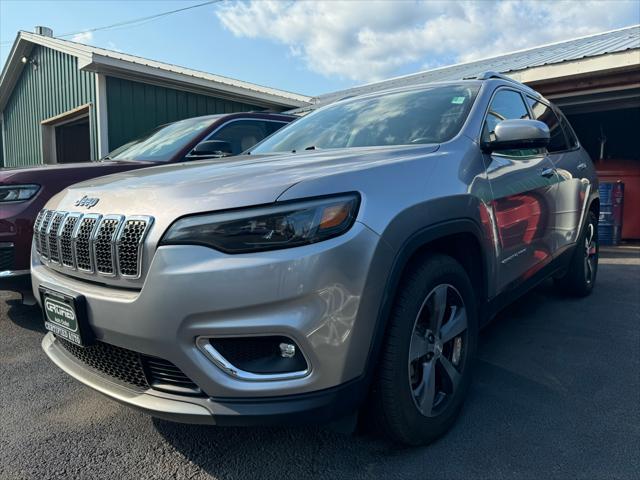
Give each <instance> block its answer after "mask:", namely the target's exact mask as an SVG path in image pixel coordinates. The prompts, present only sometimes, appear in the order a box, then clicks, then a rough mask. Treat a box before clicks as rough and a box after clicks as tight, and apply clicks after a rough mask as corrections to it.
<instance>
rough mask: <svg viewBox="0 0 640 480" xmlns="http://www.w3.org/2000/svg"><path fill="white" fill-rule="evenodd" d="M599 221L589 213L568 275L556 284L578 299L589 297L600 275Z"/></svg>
mask: <svg viewBox="0 0 640 480" xmlns="http://www.w3.org/2000/svg"><path fill="white" fill-rule="evenodd" d="M599 248H600V247H599V244H598V219H597V218H596V216H595V214H594V213H593V212H589V214H588V216H587V221H586V223H585V225H584V228H583V230H582V232H581V234H580V237H579V238H578V242H577V245H576V249H575V251H574V253H573V257H572V258H571V264H570V265H569V269H568V270H567V273H565V274H564V276H563V277H562V278H559V279H557V280H556V283H557V284H558V285H559V286H560V287H561V288H562V289H563V290H564V291H565V292H566V293H568V294H570V295H575V296H578V297H584V296H586V295H589V294H590V293H591V291H592V290H593V286H594V285H595V282H596V275H597V273H598V256H599Z"/></svg>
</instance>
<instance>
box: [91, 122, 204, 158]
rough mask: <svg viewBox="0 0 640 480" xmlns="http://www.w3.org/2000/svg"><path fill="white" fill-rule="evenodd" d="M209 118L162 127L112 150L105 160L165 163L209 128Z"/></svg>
mask: <svg viewBox="0 0 640 480" xmlns="http://www.w3.org/2000/svg"><path fill="white" fill-rule="evenodd" d="M213 120H214V119H213V118H211V117H204V118H203V117H198V118H189V119H187V120H180V121H178V122H174V123H170V124H168V125H163V126H161V127H158V128H156V129H155V130H152V131H151V132H150V133H148V134H146V135H144V136H142V137H140V138H138V139H136V140H133V141H132V142H129V143H126V144H124V145H122V146H121V147H118V148H116V149H115V150H113V151H112V152H111V153H110V154H109V155H107V156H106V157H105V158H104V159H105V160H139V161H147V162H167V161H169V160H171V158H172V157H173V156H174V155H175V154H176V153H178V152H179V151H180V150H182V149H183V148H185V147H186V146H187V145H189V144H190V143H191V142H192V141H193V140H194V139H195V138H196V137H197V136H198V135H199V134H201V133H202V131H203V130H205V129H206V128H208V127H209V126H211V123H212V122H213Z"/></svg>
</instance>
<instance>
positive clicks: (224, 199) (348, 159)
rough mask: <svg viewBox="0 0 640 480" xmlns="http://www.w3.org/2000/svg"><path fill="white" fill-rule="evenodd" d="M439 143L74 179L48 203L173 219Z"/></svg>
mask: <svg viewBox="0 0 640 480" xmlns="http://www.w3.org/2000/svg"><path fill="white" fill-rule="evenodd" d="M437 149H438V146H437V145H421V146H415V147H382V148H381V147H376V148H349V149H336V150H324V151H323V150H316V151H309V152H304V153H296V154H293V153H291V154H290V153H287V154H278V155H260V156H238V157H232V158H225V159H221V160H216V161H198V162H193V163H186V164H173V165H166V166H159V167H152V168H145V169H143V170H136V171H130V172H126V173H122V174H117V175H110V176H108V177H102V178H96V179H93V180H89V181H86V182H82V183H79V184H76V185H73V186H72V187H70V188H68V189H67V190H65V191H64V192H61V193H60V194H59V195H57V196H56V197H55V198H54V199H53V200H52V201H51V202H49V204H48V208H55V209H59V210H78V207H75V206H74V204H75V202H77V201H78V200H79V199H80V198H82V197H83V196H85V195H86V196H87V197H91V198H97V199H99V200H98V202H97V203H96V204H95V206H93V207H92V208H91V209H90V212H91V213H101V214H103V215H106V214H124V215H151V216H154V217H156V218H158V217H162V218H168V219H170V220H173V219H175V218H178V217H180V216H183V215H187V214H192V213H199V212H207V211H214V210H224V209H229V208H238V207H244V206H250V205H260V204H265V203H271V202H274V201H276V200H277V198H278V197H279V196H280V195H281V194H282V193H283V192H284V191H285V190H287V189H288V188H289V187H291V186H292V185H294V184H296V183H299V182H303V181H305V180H309V179H312V178H317V177H325V176H332V175H340V174H342V173H345V172H353V171H356V170H362V169H368V168H374V167H375V166H376V165H382V164H388V163H390V162H399V161H405V160H411V159H414V158H416V157H419V156H424V155H425V154H429V153H431V152H434V151H436V150H437ZM80 210H82V211H83V212H85V211H89V210H87V209H80Z"/></svg>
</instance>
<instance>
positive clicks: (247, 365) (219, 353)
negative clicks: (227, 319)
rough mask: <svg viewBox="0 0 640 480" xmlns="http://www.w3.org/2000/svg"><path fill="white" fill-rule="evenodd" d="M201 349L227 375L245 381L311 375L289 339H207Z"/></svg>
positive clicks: (270, 337) (301, 355)
mask: <svg viewBox="0 0 640 480" xmlns="http://www.w3.org/2000/svg"><path fill="white" fill-rule="evenodd" d="M199 345H200V348H201V349H203V350H204V351H205V352H206V353H207V354H208V356H209V358H210V359H212V360H213V361H214V362H215V363H216V364H217V365H218V366H219V367H221V368H222V369H223V370H224V371H225V372H226V373H228V374H229V375H231V376H233V377H236V378H240V379H243V380H252V381H265V380H286V379H293V378H300V377H304V376H306V375H307V374H308V373H309V365H308V363H307V360H306V358H305V357H304V355H303V354H302V351H301V349H300V347H299V346H298V345H297V344H296V342H295V341H293V340H292V339H291V338H288V337H284V336H279V335H270V336H256V337H220V338H206V339H201V340H199Z"/></svg>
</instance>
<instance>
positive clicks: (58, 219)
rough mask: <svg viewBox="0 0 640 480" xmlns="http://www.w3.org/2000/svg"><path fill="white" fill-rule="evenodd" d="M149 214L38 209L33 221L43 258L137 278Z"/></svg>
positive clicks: (91, 271) (80, 268) (71, 266)
mask: <svg viewBox="0 0 640 480" xmlns="http://www.w3.org/2000/svg"><path fill="white" fill-rule="evenodd" d="M152 222H153V218H152V217H148V216H130V217H125V216H123V215H105V216H104V217H103V216H102V215H99V214H95V213H89V214H82V213H79V212H70V213H67V212H62V211H54V210H46V209H44V210H42V211H41V212H40V213H39V214H38V216H37V217H36V222H35V224H34V242H35V249H36V252H37V253H38V254H39V255H40V258H41V259H42V260H43V262H48V263H51V264H56V265H58V266H59V267H64V268H69V269H73V270H78V271H80V272H82V273H88V274H99V275H102V276H110V277H118V276H119V277H122V278H127V279H137V278H139V277H140V274H141V270H142V255H143V244H144V239H145V237H146V235H147V233H148V231H149V228H150V227H151V224H152Z"/></svg>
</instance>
